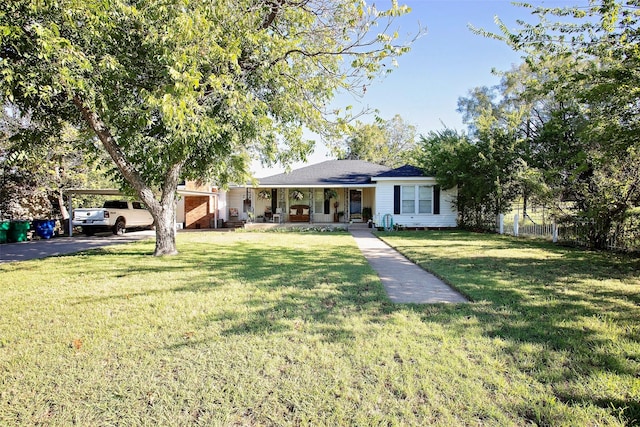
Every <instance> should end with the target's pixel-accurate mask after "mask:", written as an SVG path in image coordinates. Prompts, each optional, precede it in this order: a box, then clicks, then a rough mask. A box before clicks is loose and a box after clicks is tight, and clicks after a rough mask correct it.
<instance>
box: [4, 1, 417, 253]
mask: <svg viewBox="0 0 640 427" xmlns="http://www.w3.org/2000/svg"><path fill="white" fill-rule="evenodd" d="M406 12H408V8H406V7H401V6H398V5H397V4H396V3H395V1H394V2H392V4H391V7H390V9H389V10H387V11H379V10H377V9H376V8H375V7H374V6H367V5H366V3H365V2H364V1H351V0H339V1H337V0H305V1H299V0H274V1H272V0H267V1H264V0H203V1H188V0H163V1H159V0H133V1H130V0H126V1H125V0H103V1H84V0H83V1H79V0H61V1H56V2H49V1H43V2H33V1H30V0H16V1H12V2H4V3H3V6H2V9H1V10H0V76H1V77H0V96H2V97H3V99H5V100H8V101H10V102H12V103H14V104H16V105H18V106H19V108H20V109H21V110H22V111H28V112H29V113H30V114H31V115H32V116H33V117H34V119H35V120H36V121H37V122H39V123H43V124H44V125H45V127H44V130H45V131H46V132H43V133H46V134H48V135H59V133H60V131H61V129H62V128H63V127H64V126H65V124H66V123H70V124H72V125H74V126H78V127H83V128H88V129H90V130H92V131H93V132H94V134H95V136H96V137H97V138H98V140H99V141H100V143H101V144H102V146H103V147H104V150H105V151H106V152H107V153H108V154H109V156H110V157H111V159H112V160H113V162H114V164H115V165H116V166H117V168H118V170H119V172H120V174H121V175H122V177H123V178H124V179H125V180H126V181H127V183H128V184H130V185H131V186H132V187H133V188H134V189H135V191H136V192H137V193H138V195H139V196H140V198H141V199H142V200H143V201H144V202H145V203H146V205H147V206H148V207H149V209H150V211H151V213H152V215H153V216H154V219H155V221H156V251H155V254H156V255H163V254H173V253H176V248H175V235H174V231H173V229H174V222H175V207H174V205H175V203H174V202H175V195H176V187H177V183H178V182H179V181H180V180H181V179H199V180H207V179H210V178H215V179H216V180H217V181H218V182H220V183H221V184H225V183H227V182H230V181H236V182H244V181H245V180H246V179H247V178H248V164H249V159H250V158H251V157H257V158H260V159H261V160H263V161H264V162H266V163H271V162H281V163H285V164H286V163H288V162H290V161H292V160H297V159H302V158H304V156H305V155H306V154H307V153H308V152H309V150H310V149H311V146H312V143H311V142H309V141H305V140H304V139H303V137H302V127H303V126H306V127H307V128H308V129H310V130H311V131H314V132H316V133H320V134H324V133H328V132H330V131H335V130H336V126H335V124H331V123H330V122H329V121H327V120H326V118H327V116H326V114H328V113H329V112H328V111H327V108H326V106H327V105H328V104H329V101H330V100H331V99H332V97H333V96H334V95H335V94H336V93H337V92H338V91H340V90H350V89H353V88H354V87H361V86H362V84H363V81H364V82H366V81H368V79H371V78H373V77H374V76H376V75H378V74H379V73H381V72H382V71H383V70H386V69H389V68H390V67H384V65H386V64H387V63H389V64H390V63H392V62H393V61H394V59H395V58H396V57H397V56H399V55H401V54H403V53H405V52H406V51H407V50H408V47H407V44H406V43H404V42H399V41H398V40H397V37H398V35H397V33H394V32H393V31H392V30H391V29H390V25H391V23H392V22H393V19H394V17H395V16H398V15H400V14H403V13H406ZM342 119H344V117H342ZM338 123H339V124H340V123H343V122H341V121H340V120H338ZM338 130H339V129H338Z"/></svg>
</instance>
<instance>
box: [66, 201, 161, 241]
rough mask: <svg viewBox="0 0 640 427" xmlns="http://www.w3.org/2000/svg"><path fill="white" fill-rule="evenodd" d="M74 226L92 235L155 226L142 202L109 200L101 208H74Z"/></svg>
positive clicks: (119, 232)
mask: <svg viewBox="0 0 640 427" xmlns="http://www.w3.org/2000/svg"><path fill="white" fill-rule="evenodd" d="M73 226H74V227H78V226H79V227H82V232H83V233H84V234H86V235H87V236H92V235H94V234H95V233H97V232H99V231H112V232H113V234H122V233H124V232H125V230H126V229H127V228H143V227H151V226H153V217H152V216H151V213H150V212H149V211H148V210H147V208H146V207H145V206H144V204H142V203H141V202H127V201H124V200H107V201H106V202H104V206H102V207H101V208H84V209H74V210H73Z"/></svg>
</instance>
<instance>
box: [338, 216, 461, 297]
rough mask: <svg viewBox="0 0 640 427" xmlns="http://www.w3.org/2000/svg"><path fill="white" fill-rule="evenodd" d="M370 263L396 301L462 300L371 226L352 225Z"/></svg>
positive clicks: (356, 239)
mask: <svg viewBox="0 0 640 427" xmlns="http://www.w3.org/2000/svg"><path fill="white" fill-rule="evenodd" d="M349 231H350V232H351V235H352V236H353V238H354V239H355V241H356V243H357V244H358V247H359V248H360V250H361V251H362V254H363V255H364V257H365V258H366V259H367V261H369V265H371V267H372V268H373V269H374V270H375V271H376V272H377V273H378V276H380V280H381V281H382V284H383V285H384V289H385V290H386V291H387V295H389V299H390V300H391V301H392V302H394V303H416V304H433V303H462V302H469V301H468V300H467V299H466V298H465V297H464V296H463V295H462V294H460V293H459V292H457V291H455V290H454V289H452V288H451V287H450V286H449V285H447V284H446V283H444V282H443V281H442V280H440V279H438V278H437V277H436V276H434V275H433V274H431V273H429V272H427V271H425V270H423V269H422V268H420V267H418V266H417V265H416V264H414V263H412V262H411V261H409V260H408V259H407V258H405V257H404V256H403V255H401V254H400V253H399V252H398V251H396V250H395V249H393V248H391V247H390V246H389V245H387V244H386V243H384V242H383V241H382V240H380V239H378V238H377V237H376V236H374V235H373V234H372V233H371V229H369V228H354V227H352V228H350V230H349Z"/></svg>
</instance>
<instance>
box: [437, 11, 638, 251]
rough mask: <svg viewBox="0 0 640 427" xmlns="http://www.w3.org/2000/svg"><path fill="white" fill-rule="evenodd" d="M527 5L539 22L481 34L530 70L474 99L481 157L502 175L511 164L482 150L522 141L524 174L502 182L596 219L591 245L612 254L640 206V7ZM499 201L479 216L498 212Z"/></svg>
mask: <svg viewBox="0 0 640 427" xmlns="http://www.w3.org/2000/svg"><path fill="white" fill-rule="evenodd" d="M520 6H523V7H527V8H530V9H531V11H532V14H533V15H535V16H537V17H538V18H539V20H538V22H537V23H535V24H529V23H526V22H521V23H520V25H521V26H520V28H519V29H517V30H516V31H512V30H509V28H508V27H507V26H506V25H505V24H504V23H503V22H502V21H500V20H499V19H497V20H496V22H497V24H498V26H499V28H500V30H501V32H500V33H499V34H496V33H490V32H487V31H484V30H478V29H474V31H476V32H477V33H479V34H482V35H484V36H489V37H493V38H497V39H499V40H502V41H504V42H506V43H508V44H509V45H510V46H512V47H513V48H514V49H516V50H519V51H521V52H523V54H524V59H525V62H524V63H523V64H522V65H520V66H519V67H517V68H515V69H512V70H510V71H508V72H505V73H503V79H502V82H501V84H500V85H499V86H497V87H494V88H476V89H474V90H472V91H471V92H470V94H469V96H468V97H466V98H462V99H461V100H460V102H459V104H458V105H459V111H460V112H461V113H462V114H463V118H464V120H465V123H466V124H467V125H468V126H469V130H470V135H471V137H472V138H473V139H474V140H477V141H475V142H473V143H472V144H471V145H472V146H473V148H474V149H477V150H479V151H478V152H477V153H476V155H477V156H479V157H481V158H483V159H494V161H495V165H494V166H496V167H498V169H499V168H500V167H505V166H506V164H502V165H501V163H500V160H499V159H498V158H493V157H492V156H491V155H492V153H493V152H494V151H493V149H494V148H495V147H496V145H493V146H492V145H491V144H486V143H484V142H482V141H483V140H484V139H485V138H487V136H489V137H490V138H491V135H494V136H495V135H500V134H502V135H510V139H512V140H513V141H515V144H514V145H513V147H518V148H517V149H516V150H515V151H513V152H512V153H510V154H509V155H508V156H507V157H506V158H507V159H508V161H513V162H514V165H515V168H512V170H515V171H517V172H516V173H506V174H502V175H503V177H506V178H507V179H508V180H509V181H510V182H505V181H502V185H506V187H505V188H507V189H509V188H512V189H516V190H517V191H519V192H520V194H519V196H518V197H521V198H523V199H524V201H525V206H526V201H527V200H528V199H530V198H537V199H538V200H540V201H542V202H544V203H546V204H551V205H552V206H551V207H552V208H555V210H556V212H560V211H561V210H560V208H562V209H564V212H565V213H568V214H569V215H570V216H572V217H573V218H574V219H575V218H581V219H584V220H586V221H587V222H588V223H589V224H590V235H589V236H588V237H589V239H590V240H591V243H592V244H593V245H594V246H597V247H602V246H604V244H605V241H606V239H607V237H608V236H609V234H610V233H611V231H612V230H613V229H615V228H616V227H619V226H620V224H621V223H622V221H624V219H625V218H626V216H627V213H628V212H630V211H631V210H632V209H633V208H634V207H637V206H638V205H640V180H639V178H640V176H639V174H638V170H640V157H639V155H638V153H639V150H640V140H639V138H638V135H640V128H639V126H638V125H639V124H640V122H639V119H638V117H640V114H639V113H640V111H639V109H640V102H639V94H640V80H639V79H638V78H637V76H638V75H640V50H639V49H638V42H639V41H640V29H639V27H638V19H639V18H640V2H638V1H603V2H595V1H593V2H591V3H590V5H589V6H588V7H585V8H578V7H566V8H542V7H540V8H536V7H533V6H530V5H526V4H520ZM427 139H429V138H427ZM427 147H429V145H427ZM463 152H464V151H463ZM440 162H441V163H440V164H444V160H442V159H441V160H440ZM428 164H430V165H433V166H434V167H437V166H438V162H431V163H428ZM512 166H513V165H512ZM464 167H468V166H467V165H465V166H464ZM469 171H474V169H473V168H471V169H469ZM481 173H484V172H481ZM477 180H480V181H481V174H471V175H470V176H468V177H467V179H466V180H464V182H463V184H464V185H469V184H474V183H475V182H476V181H477ZM492 191H497V187H495V188H494V189H493V190H492ZM507 193H508V194H510V195H512V194H513V192H512V191H511V190H508V191H507ZM497 194H498V197H499V196H500V193H497ZM502 194H504V193H502ZM463 195H464V193H463ZM487 195H488V193H487ZM492 200H493V198H492V197H487V198H486V202H485V203H484V204H483V205H482V206H481V207H480V208H478V209H480V210H482V209H484V210H486V209H489V210H493V209H492V207H493V206H494V202H493V201H492Z"/></svg>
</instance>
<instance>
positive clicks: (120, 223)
mask: <svg viewBox="0 0 640 427" xmlns="http://www.w3.org/2000/svg"><path fill="white" fill-rule="evenodd" d="M124 231H125V222H124V219H122V218H118V220H117V221H116V225H114V226H113V234H124Z"/></svg>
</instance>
